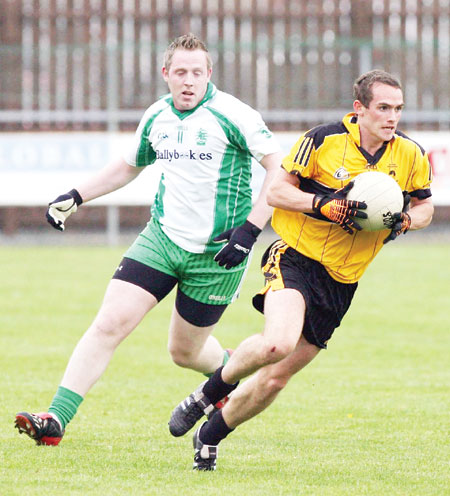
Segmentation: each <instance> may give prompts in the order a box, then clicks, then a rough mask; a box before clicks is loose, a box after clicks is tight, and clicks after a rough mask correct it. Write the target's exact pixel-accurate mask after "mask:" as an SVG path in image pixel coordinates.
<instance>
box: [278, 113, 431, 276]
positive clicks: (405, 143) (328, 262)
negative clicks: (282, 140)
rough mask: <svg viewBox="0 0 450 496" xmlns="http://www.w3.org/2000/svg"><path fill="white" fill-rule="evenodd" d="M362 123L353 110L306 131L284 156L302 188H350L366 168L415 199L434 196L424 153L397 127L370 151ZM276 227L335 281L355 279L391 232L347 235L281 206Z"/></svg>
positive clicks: (286, 166) (322, 190) (315, 190)
mask: <svg viewBox="0 0 450 496" xmlns="http://www.w3.org/2000/svg"><path fill="white" fill-rule="evenodd" d="M360 143H361V141H360V133H359V126H358V124H357V122H356V116H355V115H354V114H353V113H350V114H347V115H346V116H345V117H344V119H343V120H342V122H336V123H331V124H324V125H321V126H318V127H315V128H313V129H311V130H310V131H308V132H307V133H305V134H304V135H303V136H301V137H300V139H299V140H298V141H297V142H296V143H295V145H294V146H293V147H292V149H291V152H290V153H289V155H288V156H286V157H285V158H284V160H283V167H284V169H285V170H286V171H287V172H289V173H291V174H295V175H297V176H298V178H299V179H300V185H299V188H300V189H301V190H302V191H306V192H308V193H314V194H317V193H320V194H324V193H328V192H330V191H334V190H336V189H339V188H342V187H343V186H345V185H346V184H347V183H348V182H349V181H350V180H351V179H352V178H354V177H355V176H357V175H358V174H361V173H362V172H365V171H367V170H370V169H372V170H376V171H379V172H384V173H386V174H389V175H390V176H391V177H393V178H394V179H395V180H396V181H397V183H398V184H399V186H400V187H401V189H402V190H406V191H408V192H409V194H410V195H411V196H412V197H416V198H418V199H425V198H428V197H430V196H431V190H430V185H431V181H432V172H431V167H430V163H429V161H428V157H427V154H426V153H425V151H424V150H423V149H422V148H421V147H420V146H419V145H418V144H417V143H415V142H414V141H412V140H411V139H409V138H408V137H407V136H406V135H405V134H403V133H401V132H400V131H396V133H395V135H394V137H393V138H392V140H391V141H389V142H386V143H384V145H383V146H382V147H381V148H380V149H379V150H378V151H377V152H376V154H375V155H373V156H372V155H370V154H369V153H367V152H366V151H365V150H364V149H362V148H361V146H360ZM272 226H273V228H274V230H275V231H276V232H277V233H278V235H279V236H280V237H281V238H282V239H283V240H284V241H285V242H286V243H287V244H288V245H289V246H291V247H292V248H294V249H295V250H297V251H299V252H300V253H303V254H304V255H306V256H307V257H309V258H312V259H314V260H317V261H319V262H320V263H322V264H323V265H324V266H325V268H326V269H327V271H328V273H329V274H330V276H331V277H333V279H335V280H337V281H339V282H343V283H353V282H356V281H358V280H359V279H360V277H361V276H362V274H363V273H364V271H365V269H366V268H367V266H368V265H369V264H370V262H371V261H372V260H373V258H374V257H375V255H376V254H377V253H378V252H379V250H380V249H381V248H382V246H383V240H384V238H385V237H386V236H387V235H388V233H389V231H388V230H383V231H376V232H368V231H355V233H354V234H353V235H349V234H347V233H346V232H345V231H344V230H343V229H342V228H341V227H340V226H339V225H337V224H334V223H331V222H328V221H325V220H321V219H318V218H315V214H305V213H302V212H292V211H287V210H283V209H280V208H276V209H275V210H274V213H273V217H272Z"/></svg>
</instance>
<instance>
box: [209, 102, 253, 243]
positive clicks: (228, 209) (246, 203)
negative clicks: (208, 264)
mask: <svg viewBox="0 0 450 496" xmlns="http://www.w3.org/2000/svg"><path fill="white" fill-rule="evenodd" d="M207 109H208V110H209V111H210V112H211V113H212V114H213V115H214V116H215V117H216V119H217V121H218V123H219V124H220V126H221V128H222V130H223V131H224V133H225V135H226V137H227V139H228V141H229V145H227V147H226V149H225V152H224V154H223V158H222V163H221V165H220V172H219V181H218V187H217V196H216V204H215V208H214V227H213V231H212V233H211V236H210V239H209V241H208V244H210V243H211V242H212V239H213V238H214V237H215V236H217V235H218V234H220V233H221V232H223V231H226V230H227V229H230V228H231V227H232V226H237V225H240V224H242V223H244V222H245V220H246V219H247V216H248V214H249V213H250V210H251V208H252V192H251V188H250V182H251V178H252V172H251V160H252V158H251V153H250V150H249V148H248V146H247V141H246V140H245V137H244V135H243V134H242V133H241V131H240V130H239V128H238V127H237V126H236V125H235V124H234V123H233V122H232V121H230V120H229V119H228V118H227V117H226V116H225V115H223V114H222V113H221V112H219V111H217V110H216V109H213V108H210V107H207ZM207 251H208V249H207Z"/></svg>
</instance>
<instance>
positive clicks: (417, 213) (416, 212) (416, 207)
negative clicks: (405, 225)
mask: <svg viewBox="0 0 450 496" xmlns="http://www.w3.org/2000/svg"><path fill="white" fill-rule="evenodd" d="M433 213H434V206H433V202H432V201H431V198H425V199H424V200H419V199H418V198H414V197H413V198H411V203H410V208H409V210H408V214H409V216H410V218H411V224H410V226H409V229H410V230H411V231H414V230H417V229H423V228H425V227H427V226H429V225H430V223H431V219H432V218H433Z"/></svg>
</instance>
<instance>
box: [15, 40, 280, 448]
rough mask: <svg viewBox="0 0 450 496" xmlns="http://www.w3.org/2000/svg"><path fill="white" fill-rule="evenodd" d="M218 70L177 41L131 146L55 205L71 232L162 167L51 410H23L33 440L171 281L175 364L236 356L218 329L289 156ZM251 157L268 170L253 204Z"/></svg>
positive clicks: (81, 391) (66, 410) (71, 409)
mask: <svg viewBox="0 0 450 496" xmlns="http://www.w3.org/2000/svg"><path fill="white" fill-rule="evenodd" d="M211 74H212V63H211V58H210V56H209V53H208V50H207V48H206V46H205V45H204V43H203V42H202V41H201V40H199V39H198V38H197V37H195V36H194V35H192V34H189V35H184V36H181V37H179V38H177V39H176V40H174V41H173V42H172V43H171V45H170V46H169V47H168V49H167V50H166V53H165V60H164V67H163V68H162V76H163V78H164V80H165V81H166V82H167V84H168V88H169V91H170V93H169V94H168V95H166V96H165V97H163V98H161V99H160V100H158V101H157V102H156V103H154V104H153V105H152V106H150V107H149V109H148V110H147V111H146V112H145V114H144V117H143V119H142V121H141V123H140V124H139V127H138V129H137V131H136V139H135V141H134V144H133V145H132V147H131V148H130V150H128V151H127V152H126V153H125V155H124V157H121V158H118V159H117V160H115V161H113V162H112V163H110V164H108V165H107V166H106V167H105V168H104V169H102V170H101V171H100V172H99V173H97V174H96V175H94V176H93V177H92V178H90V179H89V180H87V181H86V182H85V183H84V184H81V185H80V186H78V187H77V188H76V189H73V190H71V191H69V192H68V193H66V194H63V195H61V196H59V197H58V198H56V199H55V200H54V201H53V202H51V203H50V204H49V208H48V210H47V219H48V221H49V223H50V224H51V225H52V226H53V227H54V228H56V229H58V230H60V231H63V230H64V228H65V222H66V220H67V219H68V217H69V216H70V215H71V214H73V213H75V212H76V211H77V209H78V207H80V205H81V204H82V203H86V202H88V201H90V200H93V199H94V198H98V197H100V196H102V195H105V194H107V193H110V192H112V191H115V190H117V189H119V188H121V187H123V186H125V185H126V184H127V183H129V182H130V181H132V180H134V179H135V178H136V177H137V176H138V175H139V173H140V172H141V171H142V170H144V169H145V168H146V167H152V166H155V165H157V166H159V167H161V170H162V174H161V181H160V185H159V189H158V192H157V195H156V198H155V199H154V201H153V205H152V211H151V213H152V215H151V220H150V222H149V223H148V225H147V226H146V228H145V229H144V230H143V231H142V232H141V233H140V235H139V236H138V238H137V239H136V241H135V242H134V244H133V245H132V246H131V247H130V248H129V249H128V251H127V252H126V253H125V255H124V258H123V259H122V261H121V262H120V264H119V266H118V268H117V270H116V272H115V274H114V276H113V278H112V280H111V281H110V283H109V285H108V288H107V290H106V294H105V297H104V300H103V303H102V305H101V308H100V310H99V312H98V314H97V316H96V317H95V319H94V321H93V323H92V324H91V326H90V327H89V328H88V330H87V331H86V332H85V334H84V335H83V336H82V338H81V339H80V341H79V342H78V344H77V346H76V347H75V350H74V351H73V354H72V356H71V358H70V360H69V363H68V365H67V368H66V371H65V373H64V376H63V378H62V381H61V384H60V386H59V387H58V389H57V392H56V394H55V396H54V398H53V401H52V403H51V405H50V408H49V409H48V412H45V413H28V412H21V413H19V414H17V415H16V427H17V428H18V429H19V432H21V433H22V432H25V433H26V434H27V435H28V436H29V437H31V438H32V439H34V440H35V441H36V442H37V444H45V445H57V444H59V442H60V441H61V439H62V437H63V435H64V432H65V427H66V425H67V424H68V423H69V422H70V420H71V419H72V418H73V416H74V415H75V414H76V412H77V409H78V407H79V405H80V403H81V402H82V400H83V399H84V397H85V395H86V394H87V393H88V391H89V390H90V389H91V387H92V386H93V385H94V384H95V383H96V381H97V380H98V379H99V378H100V376H101V375H102V374H103V372H104V371H105V369H106V367H107V365H108V364H109V361H110V360H111V357H112V355H113V353H114V351H115V349H116V347H117V346H118V345H119V343H121V342H122V341H123V340H124V339H125V338H126V337H127V336H128V335H129V334H130V333H131V332H132V331H133V330H134V329H135V328H136V326H137V325H138V324H139V323H140V322H141V320H142V319H143V317H144V316H145V315H146V314H147V313H148V312H149V311H150V310H151V309H152V308H154V307H155V306H156V305H157V304H158V302H159V301H161V300H162V299H163V298H164V297H165V296H166V295H167V294H168V293H169V292H170V291H171V290H172V289H173V288H174V287H175V286H177V296H176V302H175V307H174V309H173V313H172V317H171V321H170V325H169V352H170V354H171V357H172V359H173V361H174V362H175V363H176V364H177V365H179V366H181V367H187V368H190V369H193V370H197V371H199V372H202V373H204V374H205V375H208V374H211V373H212V372H214V371H215V370H216V369H217V368H218V367H219V366H221V365H222V364H223V363H225V361H226V360H227V357H228V356H229V352H228V351H226V350H224V349H223V348H222V346H221V345H220V344H219V342H218V341H217V339H216V338H214V337H213V336H212V335H211V333H212V331H213V329H214V327H215V325H216V323H217V322H218V320H219V319H220V317H221V315H222V313H223V311H224V310H225V308H226V307H227V305H228V304H229V303H231V302H232V301H233V300H234V299H235V298H236V297H237V295H238V293H239V289H240V286H241V283H242V279H243V277H244V275H245V272H246V270H247V265H248V263H249V257H248V255H249V253H250V252H251V250H252V246H253V244H254V243H255V241H256V239H257V236H258V234H259V233H260V232H261V230H262V229H263V227H264V226H265V224H266V222H267V221H268V219H269V218H270V216H271V208H270V207H269V206H268V205H267V203H266V200H265V196H266V190H267V187H268V184H269V183H270V181H271V179H272V177H273V176H274V174H275V172H276V171H277V170H278V169H279V167H280V165H281V161H282V155H281V152H280V148H279V145H278V143H277V141H276V140H275V138H274V137H273V135H272V133H271V132H270V131H269V130H268V129H267V127H266V126H265V124H264V122H263V120H262V118H261V116H260V115H259V113H258V112H256V111H255V110H253V109H252V108H250V107H249V106H248V105H245V104H244V103H242V102H240V101H239V100H238V99H236V98H234V97H232V96H231V95H228V94H226V93H223V92H221V91H219V90H217V88H216V87H215V86H214V85H213V83H212V82H211V81H210V79H211ZM253 159H256V160H257V161H258V162H259V163H260V164H261V165H262V166H263V167H264V169H265V170H266V176H265V180H264V183H263V185H262V188H261V191H260V193H259V196H258V198H256V201H255V202H254V203H252V191H251V187H250V180H251V163H252V160H253ZM152 200H153V199H152V198H149V203H150V202H152ZM150 325H151V321H150Z"/></svg>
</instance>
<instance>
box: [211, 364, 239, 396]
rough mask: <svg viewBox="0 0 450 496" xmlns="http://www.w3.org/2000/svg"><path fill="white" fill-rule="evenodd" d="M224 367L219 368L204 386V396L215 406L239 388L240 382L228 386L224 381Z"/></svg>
mask: <svg viewBox="0 0 450 496" xmlns="http://www.w3.org/2000/svg"><path fill="white" fill-rule="evenodd" d="M222 369H223V366H222V367H219V368H218V369H217V370H216V371H215V372H214V374H213V375H212V376H211V377H210V378H209V379H208V381H207V382H206V384H205V385H204V386H203V394H204V395H205V396H206V397H207V398H208V399H209V401H210V402H211V403H212V404H213V405H215V404H216V403H217V402H218V401H220V400H221V399H223V398H225V396H227V395H229V394H230V393H231V391H233V390H234V389H236V388H237V385H238V384H239V381H237V382H236V383H235V384H227V383H226V382H223V380H222Z"/></svg>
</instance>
